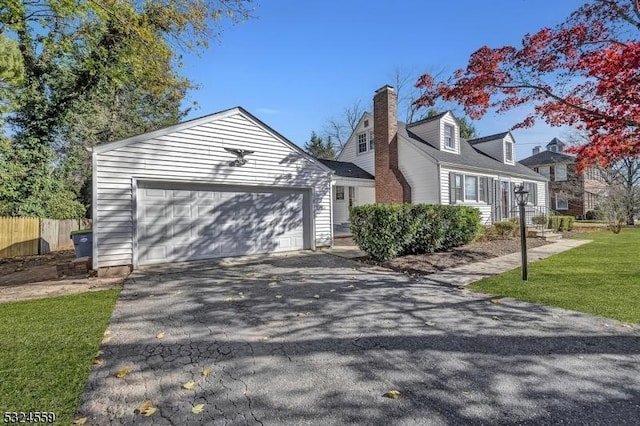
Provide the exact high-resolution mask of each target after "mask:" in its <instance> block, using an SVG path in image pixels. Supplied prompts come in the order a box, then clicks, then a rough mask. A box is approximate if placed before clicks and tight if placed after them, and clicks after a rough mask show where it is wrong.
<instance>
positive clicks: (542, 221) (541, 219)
mask: <svg viewBox="0 0 640 426" xmlns="http://www.w3.org/2000/svg"><path fill="white" fill-rule="evenodd" d="M548 220H549V219H548V218H547V216H544V215H542V216H533V217H532V218H531V222H532V223H533V224H534V225H546V224H547V221H548Z"/></svg>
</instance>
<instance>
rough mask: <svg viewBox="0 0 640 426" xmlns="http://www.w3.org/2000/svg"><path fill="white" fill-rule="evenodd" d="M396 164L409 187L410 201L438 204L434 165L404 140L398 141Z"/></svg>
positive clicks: (436, 174)
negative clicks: (397, 163)
mask: <svg viewBox="0 0 640 426" xmlns="http://www.w3.org/2000/svg"><path fill="white" fill-rule="evenodd" d="M398 162H399V167H400V171H401V172H402V174H403V175H404V177H405V179H406V180H407V182H408V183H409V185H410V186H411V201H412V202H413V203H429V204H438V202H439V199H438V183H437V182H438V166H437V165H436V163H435V162H433V160H432V159H431V158H430V157H428V156H427V155H425V154H424V153H423V152H422V151H420V150H419V149H418V148H417V147H415V146H414V145H413V143H412V142H410V141H407V140H405V139H404V138H400V139H399V140H398Z"/></svg>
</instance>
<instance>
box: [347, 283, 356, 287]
mask: <svg viewBox="0 0 640 426" xmlns="http://www.w3.org/2000/svg"><path fill="white" fill-rule="evenodd" d="M354 287H355V285H353V284H349V285H348V286H347V288H354Z"/></svg>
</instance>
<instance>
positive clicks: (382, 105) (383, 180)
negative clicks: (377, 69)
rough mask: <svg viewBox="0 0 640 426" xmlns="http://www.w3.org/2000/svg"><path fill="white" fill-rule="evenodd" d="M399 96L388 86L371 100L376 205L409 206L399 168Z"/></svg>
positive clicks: (406, 185)
mask: <svg viewBox="0 0 640 426" xmlns="http://www.w3.org/2000/svg"><path fill="white" fill-rule="evenodd" d="M397 110H398V95H397V94H396V91H395V90H394V89H393V87H391V86H388V85H387V86H384V87H382V88H380V89H378V90H376V94H375V96H374V97H373V129H374V132H375V135H374V141H375V150H374V152H375V174H376V176H375V178H376V202H377V203H402V202H405V203H410V202H411V186H409V183H408V182H407V180H406V179H405V177H404V175H403V174H402V172H401V171H400V169H399V168H398V112H397Z"/></svg>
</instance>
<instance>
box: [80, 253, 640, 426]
mask: <svg viewBox="0 0 640 426" xmlns="http://www.w3.org/2000/svg"><path fill="white" fill-rule="evenodd" d="M109 332H110V334H109V338H110V340H109V341H108V342H106V343H104V344H103V345H102V348H101V349H102V351H103V352H104V353H103V354H102V355H101V358H103V359H104V361H105V362H104V364H103V365H100V366H95V367H93V370H92V372H91V375H90V378H89V380H88V382H87V385H86V388H85V392H84V394H83V396H82V398H81V402H80V407H79V411H78V416H86V417H88V422H87V424H95V425H108V424H159V425H165V424H166V425H191V424H213V425H225V424H229V425H236V424H238V425H240V424H252V425H254V424H263V425H289V424H290V425H304V424H314V425H315V424H318V425H332V424H335V425H343V424H366V425H375V424H385V425H386V424H407V425H409V424H421V425H430V424H434V425H436V424H465V425H468V424H491V425H507V424H525V425H527V424H531V425H534V424H535V425H544V424H563V425H571V424H576V425H578V424H580V425H582V424H593V425H596V424H597V425H606V424H615V425H626V424H629V425H631V424H638V419H640V371H639V367H638V366H639V365H640V327H638V326H626V325H623V324H620V323H618V322H616V321H611V320H607V319H603V318H598V317H593V316H589V315H583V314H579V313H575V312H570V311H564V310H561V309H554V308H549V307H544V306H538V305H533V304H528V303H524V302H517V301H514V300H509V299H503V300H502V301H501V303H499V304H494V303H491V297H488V296H486V295H481V294H477V293H473V292H471V291H467V290H459V289H453V288H448V287H443V286H438V285H436V284H433V283H430V282H429V281H428V280H427V279H414V278H411V277H408V276H406V275H403V274H400V273H396V272H392V271H389V270H386V269H381V268H376V267H372V266H368V265H363V264H359V263H356V262H353V261H349V260H345V259H342V258H338V257H335V256H331V255H328V254H321V253H297V254H290V255H287V256H274V257H267V258H262V259H255V258H253V259H252V258H245V259H236V260H228V261H218V262H197V263H192V264H182V265H169V266H163V267H154V268H151V269H149V270H147V271H142V272H136V273H134V274H133V275H131V277H130V278H129V279H128V280H127V281H126V283H125V287H124V290H123V291H122V293H121V295H120V298H119V300H118V302H117V305H116V308H115V311H114V313H113V316H112V319H111V323H110V326H109ZM159 333H164V336H163V337H162V338H158V337H159ZM125 367H126V368H129V369H130V371H129V373H128V374H127V375H126V376H124V377H122V378H117V377H116V374H117V372H118V371H119V370H120V369H122V368H125ZM205 369H209V371H210V372H209V374H208V375H206V376H205V375H203V374H202V373H203V371H204V370H205ZM189 381H194V382H195V386H194V388H193V389H192V390H188V389H184V388H183V385H184V384H185V383H187V382H189ZM389 390H398V391H399V392H400V396H399V398H398V399H390V398H386V397H385V396H384V394H385V393H386V392H387V391H389ZM146 400H150V401H151V403H152V404H153V406H154V407H155V408H156V409H157V411H156V412H155V413H154V414H153V415H151V416H149V417H145V416H144V415H142V414H140V413H137V412H136V411H135V410H136V408H137V407H139V406H140V405H141V404H142V403H143V402H144V401H146ZM197 404H204V407H203V411H202V413H199V414H194V413H193V412H192V407H194V406H196V405H197Z"/></svg>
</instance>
